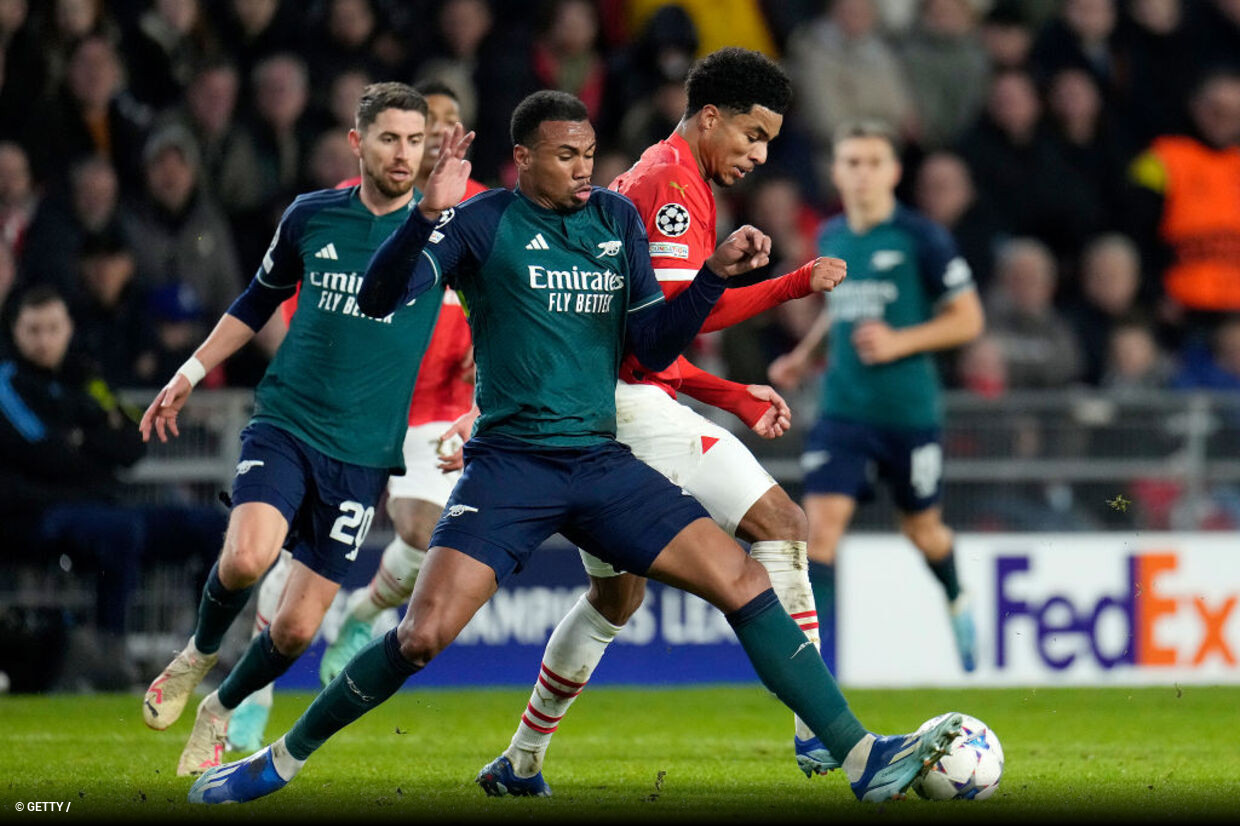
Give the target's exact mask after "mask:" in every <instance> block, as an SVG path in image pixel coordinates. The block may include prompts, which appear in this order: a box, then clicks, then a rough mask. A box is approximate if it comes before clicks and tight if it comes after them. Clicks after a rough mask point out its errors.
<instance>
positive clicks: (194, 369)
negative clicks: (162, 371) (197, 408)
mask: <svg viewBox="0 0 1240 826" xmlns="http://www.w3.org/2000/svg"><path fill="white" fill-rule="evenodd" d="M177 372H178V373H180V374H181V375H182V376H185V378H186V379H188V380H189V386H190V387H196V386H197V385H198V382H200V381H202V379H203V377H204V376H205V375H207V368H205V367H203V366H202V362H201V361H199V360H198V357H197V356H190V357H189V358H187V359H186V360H185V363H184V364H182V365H181V366H180V367H178V368H177Z"/></svg>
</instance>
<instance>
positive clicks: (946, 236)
mask: <svg viewBox="0 0 1240 826" xmlns="http://www.w3.org/2000/svg"><path fill="white" fill-rule="evenodd" d="M891 222H892V225H893V226H895V227H896V228H897V229H899V230H901V231H903V232H906V233H908V234H909V235H910V236H912V238H913V240H914V242H916V243H918V244H927V245H930V246H934V247H941V246H943V245H944V244H947V243H950V241H951V233H949V232H948V231H947V228H946V227H944V226H943V225H942V224H939V223H937V222H935V221H933V220H932V219H930V218H929V217H928V216H926V215H925V214H923V213H921V212H919V211H917V210H916V209H914V208H913V207H910V206H907V205H906V204H901V203H897V204H896V212H895V215H893V216H892V219H891Z"/></svg>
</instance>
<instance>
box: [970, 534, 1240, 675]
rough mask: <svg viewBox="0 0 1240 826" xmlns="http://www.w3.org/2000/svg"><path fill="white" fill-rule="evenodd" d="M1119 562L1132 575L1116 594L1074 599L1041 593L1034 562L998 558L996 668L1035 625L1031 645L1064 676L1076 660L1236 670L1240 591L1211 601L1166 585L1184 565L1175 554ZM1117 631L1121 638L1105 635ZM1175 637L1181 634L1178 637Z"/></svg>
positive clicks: (1144, 555) (1104, 664)
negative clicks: (1216, 665) (1220, 666)
mask: <svg viewBox="0 0 1240 826" xmlns="http://www.w3.org/2000/svg"><path fill="white" fill-rule="evenodd" d="M1121 559H1123V560H1124V562H1126V565H1125V566H1124V567H1126V570H1123V569H1122V568H1121V571H1122V576H1123V584H1122V586H1121V587H1120V588H1119V589H1118V590H1117V592H1116V593H1113V594H1102V595H1100V596H1098V597H1097V598H1096V599H1092V598H1091V599H1082V598H1081V597H1080V596H1079V595H1078V596H1077V597H1076V599H1073V598H1071V597H1070V596H1068V595H1066V594H1063V593H1054V592H1049V593H1048V592H1046V589H1045V587H1043V588H1042V589H1041V590H1039V588H1038V585H1037V584H1036V577H1035V571H1034V569H1033V566H1034V563H1035V558H1033V557H1031V556H1029V555H1001V556H997V557H995V560H994V562H995V568H994V573H995V632H996V633H995V641H996V649H995V664H996V665H997V666H998V667H999V668H1003V667H1004V666H1005V664H1007V662H1008V659H1009V653H1010V649H1009V646H1011V645H1014V644H1025V643H1026V641H1027V640H1029V639H1030V638H1029V636H1028V634H1027V631H1028V629H1029V628H1030V625H1032V627H1033V630H1034V633H1033V636H1032V640H1031V641H1030V643H1031V644H1032V646H1033V648H1034V651H1035V653H1036V655H1037V656H1038V657H1039V658H1040V659H1041V660H1042V662H1044V663H1045V664H1046V665H1047V666H1049V667H1051V668H1054V669H1058V670H1063V669H1067V668H1069V667H1071V666H1072V664H1073V663H1074V662H1076V661H1077V658H1078V657H1088V658H1092V659H1093V660H1094V661H1095V662H1096V663H1097V664H1098V665H1099V666H1101V667H1102V668H1104V669H1108V670H1109V669H1112V668H1115V667H1116V666H1123V665H1128V666H1140V667H1143V668H1159V667H1171V666H1189V667H1194V666H1201V665H1203V664H1205V663H1221V664H1224V665H1226V666H1228V667H1235V666H1236V645H1235V643H1234V641H1235V640H1236V638H1237V631H1238V630H1240V628H1238V626H1237V624H1238V623H1240V620H1238V619H1236V618H1235V613H1234V612H1235V607H1236V601H1237V599H1240V593H1238V592H1233V593H1230V594H1224V595H1222V596H1214V597H1209V598H1207V597H1205V596H1202V595H1201V594H1199V593H1192V590H1191V588H1187V587H1181V588H1176V587H1175V586H1174V585H1170V584H1168V583H1167V582H1166V580H1167V579H1168V578H1171V576H1172V575H1174V574H1175V572H1176V571H1177V569H1178V568H1179V566H1180V562H1181V560H1180V556H1179V554H1177V553H1176V552H1150V553H1142V554H1135V555H1129V556H1126V557H1122V558H1121ZM1043 564H1045V562H1043ZM1121 564H1122V563H1121ZM1031 581H1033V583H1034V584H1032V585H1031ZM1116 629H1118V631H1119V633H1118V635H1116V634H1111V635H1108V634H1107V633H1106V631H1107V630H1112V631H1113V630H1116ZM1229 630H1230V631H1231V634H1230V637H1229V635H1228V631H1229ZM1169 631H1178V632H1179V633H1178V634H1176V635H1175V636H1174V637H1173V638H1172V637H1171V635H1170V634H1169V633H1168V632H1169ZM1117 637H1118V640H1119V642H1118V643H1117V642H1116V640H1117ZM1229 640H1230V641H1229Z"/></svg>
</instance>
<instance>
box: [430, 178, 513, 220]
mask: <svg viewBox="0 0 1240 826" xmlns="http://www.w3.org/2000/svg"><path fill="white" fill-rule="evenodd" d="M516 198H517V194H516V193H515V192H513V191H512V190H511V189H504V188H502V187H501V188H496V189H484V190H482V191H481V192H478V193H476V194H474V195H471V196H470V197H468V198H466V199H465V200H464V201H461V203H459V204H457V205H456V206H454V207H448V208H447V209H445V210H444V211H443V213H442V214H441V215H440V216H439V222H438V224H437V225H436V226H439V227H443V226H446V225H447V224H450V223H452V222H453V221H456V220H458V218H459V220H460V221H461V222H463V223H473V222H476V221H483V222H485V221H490V220H494V219H495V217H496V216H498V215H499V214H501V213H503V211H504V210H505V209H507V208H508V207H509V206H510V205H511V204H512V203H513V201H515V200H516Z"/></svg>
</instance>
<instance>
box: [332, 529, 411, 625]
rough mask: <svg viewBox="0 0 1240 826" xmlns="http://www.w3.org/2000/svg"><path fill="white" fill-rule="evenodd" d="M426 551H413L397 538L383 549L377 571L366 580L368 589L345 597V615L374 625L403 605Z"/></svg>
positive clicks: (407, 544) (408, 545)
mask: <svg viewBox="0 0 1240 826" xmlns="http://www.w3.org/2000/svg"><path fill="white" fill-rule="evenodd" d="M424 559H426V551H423V550H421V549H420V548H415V547H413V546H412V545H410V544H409V543H408V542H406V541H405V540H403V539H401V538H400V537H399V536H397V537H394V538H393V539H392V541H391V542H389V543H388V546H387V547H386V548H384V549H383V558H382V559H380V560H379V570H377V571H375V575H374V576H373V577H371V579H370V587H369V588H364V589H359V590H357V591H354V592H353V593H352V594H350V595H349V613H350V614H351V615H352V616H353V617H354V618H355V619H359V620H361V621H362V622H374V621H375V617H377V616H379V614H381V613H383V612H384V611H386V610H387V609H388V608H396V607H398V606H400V605H404V604H405V601H406V600H408V599H409V595H410V594H412V593H413V583H414V581H415V580H417V578H418V571H420V570H422V560H424Z"/></svg>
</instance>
